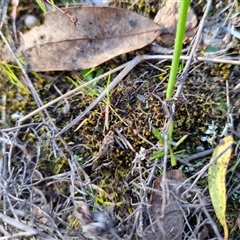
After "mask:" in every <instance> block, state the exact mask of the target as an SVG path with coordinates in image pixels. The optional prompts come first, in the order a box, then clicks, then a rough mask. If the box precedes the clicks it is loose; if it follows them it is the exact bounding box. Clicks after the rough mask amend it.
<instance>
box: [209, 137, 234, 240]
mask: <svg viewBox="0 0 240 240" xmlns="http://www.w3.org/2000/svg"><path fill="white" fill-rule="evenodd" d="M232 143H233V137H232V136H231V135H229V136H226V137H225V138H223V139H222V140H221V142H220V143H219V145H218V146H217V147H216V149H215V150H214V152H213V155H212V158H211V161H214V158H216V157H217V156H219V157H217V160H215V161H214V162H213V164H212V165H211V166H210V167H209V169H208V187H209V193H210V197H211V200H212V204H213V208H214V210H215V212H216V216H217V218H218V220H219V222H220V223H221V225H222V226H223V230H224V239H225V240H227V239H228V226H227V222H226V215H225V213H226V202H227V197H226V184H225V179H226V171H227V167H228V163H229V161H230V158H231V153H232V148H231V146H232Z"/></svg>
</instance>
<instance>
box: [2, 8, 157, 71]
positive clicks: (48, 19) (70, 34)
mask: <svg viewBox="0 0 240 240" xmlns="http://www.w3.org/2000/svg"><path fill="white" fill-rule="evenodd" d="M159 33H160V28H159V26H158V25H157V24H156V23H154V22H153V21H152V20H150V19H148V18H146V17H143V16H141V15H139V14H137V13H134V12H131V11H128V10H126V9H122V8H114V7H93V6H85V7H71V8H66V9H62V11H60V10H55V11H52V12H49V13H47V14H46V15H45V24H44V25H42V26H39V27H34V28H33V29H32V30H30V31H29V32H27V33H25V34H23V35H22V36H21V44H20V46H19V48H18V49H17V50H16V55H17V56H21V57H23V58H24V60H25V62H26V64H27V68H28V70H29V71H52V70H69V71H70V70H79V69H88V68H92V67H95V66H97V65H99V64H101V63H103V62H105V61H107V60H109V59H111V58H113V57H115V56H117V55H120V54H123V53H126V52H130V51H133V50H136V49H139V48H142V47H144V46H146V45H148V44H150V43H151V42H152V41H154V40H155V38H156V37H157V36H158V35H159ZM1 58H2V59H3V61H5V62H8V61H13V57H12V55H11V53H10V52H9V50H8V48H7V47H4V48H3V51H2V53H1Z"/></svg>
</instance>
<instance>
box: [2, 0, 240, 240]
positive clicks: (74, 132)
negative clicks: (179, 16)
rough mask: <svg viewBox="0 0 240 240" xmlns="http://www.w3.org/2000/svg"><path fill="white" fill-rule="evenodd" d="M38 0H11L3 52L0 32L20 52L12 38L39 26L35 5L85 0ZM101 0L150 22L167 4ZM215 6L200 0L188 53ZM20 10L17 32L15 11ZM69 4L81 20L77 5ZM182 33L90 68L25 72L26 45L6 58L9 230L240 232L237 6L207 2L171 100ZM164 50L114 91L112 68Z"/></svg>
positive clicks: (71, 234) (39, 8)
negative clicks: (175, 50) (176, 41)
mask: <svg viewBox="0 0 240 240" xmlns="http://www.w3.org/2000/svg"><path fill="white" fill-rule="evenodd" d="M83 2H84V3H82V2H81V4H82V5H81V6H84V5H85V4H86V3H89V2H88V1H83ZM92 2H93V3H94V4H95V5H97V3H98V2H97V1H92ZM4 3H6V5H4ZM13 3H14V1H13ZM43 3H44V2H43V1H24V0H22V1H20V2H19V4H18V6H17V9H15V8H14V4H13V5H12V4H10V3H9V4H8V1H2V3H1V22H2V24H1V25H0V26H1V36H2V40H1V41H2V43H3V45H2V47H1V49H4V48H5V47H4V44H6V43H4V38H3V37H5V39H7V40H8V42H9V43H10V46H11V48H12V49H13V51H15V52H17V48H18V46H19V45H20V44H19V42H18V41H17V39H21V36H22V35H21V34H24V33H26V32H28V31H31V30H30V28H31V26H30V25H26V23H25V22H26V21H25V19H26V17H27V16H29V15H30V14H31V15H33V16H35V17H36V23H35V24H36V25H38V26H41V25H42V24H43V22H44V16H43V12H48V11H50V10H51V9H52V6H53V7H54V8H56V9H58V7H59V8H60V7H69V6H70V5H78V4H79V1H72V2H70V1H49V5H45V4H43ZM51 3H52V5H51ZM103 3H105V4H106V3H108V5H110V6H112V7H120V8H123V9H128V10H129V11H132V12H135V13H137V14H139V15H141V16H145V17H147V18H149V19H154V18H155V19H156V15H157V13H158V11H159V9H162V8H163V7H164V4H165V3H164V2H160V1H156V0H144V1H142V0H138V1H115V2H114V1H112V2H111V1H109V2H101V4H103ZM208 3H209V2H206V1H199V2H198V1H193V2H192V3H191V8H192V10H191V11H194V14H195V15H194V16H195V17H191V18H190V17H189V19H190V20H189V19H188V23H187V24H188V25H186V32H188V34H189V35H187V34H186V35H185V40H184V42H183V50H182V53H181V56H189V55H190V54H191V53H192V51H191V49H193V46H194V41H196V38H195V36H196V35H197V33H198V31H197V26H198V27H199V28H200V23H201V20H202V19H203V17H204V14H205V13H206V9H207V7H206V6H208ZM6 6H7V7H6ZM47 6H48V7H47ZM108 7H109V6H108ZM178 9H179V8H177V10H178ZM5 10H6V16H5V15H4V11H5ZM15 10H16V11H17V15H16V21H15V25H16V29H17V31H16V32H15V31H14V26H15V25H14V24H12V19H11V17H9V16H11V14H12V16H14V13H15ZM57 11H58V10H57ZM63 14H69V16H70V17H69V19H70V20H71V21H72V22H71V21H70V24H71V23H72V24H77V20H76V19H73V18H71V17H73V16H72V15H71V11H65V12H64V13H63ZM161 14H162V15H163V14H164V12H163V13H161ZM189 15H190V13H189ZM13 18H14V17H13ZM193 19H195V20H196V23H197V26H195V24H193V22H195V20H193ZM139 21H140V20H139ZM159 21H160V20H159ZM226 23H228V24H226ZM93 24H94V23H93ZM158 24H161V23H159V22H158ZM116 26H117V25H116ZM176 27H177V26H176V25H175V28H176ZM163 28H164V29H165V27H163ZM169 28H170V26H168V27H166V29H169ZM216 29H217V30H216ZM19 31H21V32H22V33H21V34H19ZM53 31H54V28H53ZM66 31H67V30H66ZM175 32H176V29H174V30H173V29H170V30H169V31H168V32H166V31H162V35H161V36H160V37H159V38H157V39H156V40H155V41H154V44H147V46H145V47H141V48H140V49H138V50H135V51H130V52H126V53H124V54H121V55H120V56H116V57H115V56H114V57H113V58H111V59H110V60H108V61H106V62H103V63H102V64H101V65H98V66H95V67H92V68H90V69H87V70H86V69H82V70H81V69H79V70H76V68H73V69H74V70H71V71H69V68H66V69H62V70H61V71H49V70H48V71H41V72H39V71H35V72H34V71H29V72H27V70H29V69H28V66H29V63H28V62H27V64H26V62H25V60H26V59H24V56H20V57H19V64H18V63H16V62H12V61H10V62H6V61H3V60H4V59H2V58H3V56H6V55H5V54H2V55H1V65H0V68H1V73H0V97H1V121H0V150H1V152H0V157H1V164H0V171H1V176H0V192H1V200H2V201H1V204H0V208H1V213H0V216H1V225H0V232H1V237H5V238H3V239H8V238H11V237H14V239H40V238H43V239H76V238H77V239H126V240H127V239H149V240H151V239H240V218H239V208H240V190H239V186H240V185H239V181H240V177H239V136H240V133H239V131H240V130H239V83H240V82H239V81H240V79H239V76H240V68H239V65H240V62H239V55H240V53H239V51H240V48H239V35H238V34H239V5H238V3H237V1H235V2H234V1H232V2H231V1H229V2H226V3H225V2H224V3H223V2H220V1H215V2H214V3H213V4H211V8H210V9H209V11H208V12H207V18H206V19H205V22H204V28H203V29H202V31H201V39H200V40H199V39H198V40H199V43H198V45H197V48H196V49H195V50H194V58H193V59H192V60H191V65H190V66H189V68H188V70H187V74H186V76H185V81H184V82H183V81H182V79H183V78H184V75H185V72H184V71H185V66H186V62H187V59H188V58H186V59H184V58H183V57H182V58H181V59H180V64H179V66H178V68H177V77H176V83H175V85H174V94H175V93H177V92H178V90H180V91H179V93H178V95H177V97H176V95H174V94H173V95H172V96H171V97H169V98H167V97H166V92H167V88H168V85H169V81H168V79H169V74H170V71H171V70H172V69H171V62H172V53H173V52H172V50H173V48H174V37H175ZM15 35H16V36H15ZM14 38H15V39H14ZM22 38H24V36H22ZM166 39H167V41H166ZM13 43H14V44H13ZM5 46H6V45H5ZM108 47H109V46H108V45H106V46H105V48H106V49H108ZM14 48H15V49H14ZM162 48H164V49H162ZM38 49H40V46H39V48H38ZM159 51H160V52H161V56H162V57H159V59H157V57H156V58H155V59H150V57H146V59H145V61H139V63H138V64H136V65H135V66H134V67H133V68H132V69H131V70H130V71H129V72H128V73H127V74H126V76H125V77H123V78H122V79H121V81H119V83H118V85H117V86H116V87H113V88H111V90H107V89H108V87H110V86H111V82H112V81H114V79H116V77H117V76H118V73H119V71H120V70H119V71H115V69H116V68H117V67H119V66H121V65H122V64H125V63H126V62H129V61H131V60H132V59H134V58H135V57H136V56H142V55H144V56H149V55H151V56H156V55H157V54H158V55H159ZM162 51H164V53H162ZM1 52H2V50H1ZM64 54H66V55H67V54H68V52H66V53H64ZM117 55H118V54H117ZM63 56H64V55H63ZM164 56H166V57H164ZM37 61H39V63H40V62H44V61H46V60H45V59H44V58H42V59H37ZM59 61H61V59H60V58H59ZM93 61H94V60H93ZM63 65H64V64H63ZM124 66H125V65H124ZM104 73H107V74H105V75H103V74H104ZM95 78H99V80H98V81H94V79H95ZM83 85H84V86H85V87H83V88H81V86H83ZM179 86H180V87H179ZM80 88H81V89H80ZM74 89H79V90H78V91H74ZM104 91H105V95H104V97H102V98H101V99H99V101H98V102H97V104H95V105H94V107H92V109H91V110H89V111H87V112H86V109H88V106H91V104H92V103H93V102H95V101H96V99H97V98H98V97H99V96H101V94H102V93H103V92H104ZM68 92H70V93H71V94H70V95H69V96H66V94H67V93H68ZM59 97H60V99H59V100H58V101H55V102H53V101H54V100H55V99H58V98H59ZM45 104H49V106H48V107H47V108H42V110H40V109H41V107H42V106H44V105H45ZM34 110H37V111H36V112H35V113H33V114H32V115H31V116H30V117H27V118H26V116H28V115H29V114H31V113H32V112H33V111H34ZM83 112H86V113H85V115H84V116H83V117H82V118H81V119H79V121H77V122H76V124H74V125H72V126H71V127H70V128H69V129H67V130H66V131H64V132H62V133H61V130H62V129H64V128H66V126H68V124H71V122H72V121H73V120H74V119H76V118H78V117H79V115H80V114H82V113H83ZM24 117H25V118H26V119H25V120H24V121H22V120H21V119H24ZM171 129H172V130H171ZM59 132H60V133H61V134H59ZM232 137H233V138H232ZM230 147H231V150H230ZM214 150H215V151H214ZM213 152H214V154H213ZM216 156H217V157H216ZM214 167H215V168H214ZM225 171H226V172H225ZM209 176H210V177H209ZM211 177H212V178H211ZM214 179H217V181H214ZM211 189H212V191H211ZM214 189H217V191H215V192H214V191H213V190H214ZM216 192H217V193H216ZM218 192H219V193H220V194H219V195H218ZM225 204H226V210H225Z"/></svg>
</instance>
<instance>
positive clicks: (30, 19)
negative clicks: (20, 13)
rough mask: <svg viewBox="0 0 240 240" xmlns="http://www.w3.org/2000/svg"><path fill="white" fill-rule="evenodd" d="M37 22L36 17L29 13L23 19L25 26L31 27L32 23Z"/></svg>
mask: <svg viewBox="0 0 240 240" xmlns="http://www.w3.org/2000/svg"><path fill="white" fill-rule="evenodd" d="M37 22H38V18H37V17H35V16H34V15H30V14H29V15H27V16H26V18H25V19H24V23H25V25H26V26H27V27H33V26H34V25H36V23H37Z"/></svg>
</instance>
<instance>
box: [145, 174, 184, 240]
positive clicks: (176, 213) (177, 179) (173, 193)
mask: <svg viewBox="0 0 240 240" xmlns="http://www.w3.org/2000/svg"><path fill="white" fill-rule="evenodd" d="M185 180H186V177H185V175H184V174H183V173H182V171H181V170H170V171H167V172H166V179H165V181H163V176H160V177H158V178H157V179H156V180H155V181H154V183H153V189H154V190H155V191H153V192H152V195H151V198H150V203H151V209H150V215H151V217H152V221H153V225H150V226H148V227H147V228H146V229H145V230H144V233H143V239H148V240H155V239H165V240H172V239H175V240H181V239H182V232H183V228H184V220H183V212H182V210H181V208H180V206H179V205H180V202H179V200H180V199H181V194H182V193H183V192H184V190H185V186H184V185H183V186H181V187H180V185H181V184H182V183H183V182H184V181H185ZM163 184H164V185H165V187H166V188H165V191H163V188H162V186H163ZM156 190H157V191H156ZM164 195H165V198H166V202H165V205H164V213H163V214H162V207H163V206H162V205H163V202H164V201H163V197H164ZM153 229H154V231H155V232H154V231H153Z"/></svg>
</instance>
